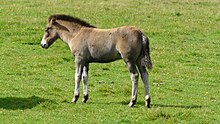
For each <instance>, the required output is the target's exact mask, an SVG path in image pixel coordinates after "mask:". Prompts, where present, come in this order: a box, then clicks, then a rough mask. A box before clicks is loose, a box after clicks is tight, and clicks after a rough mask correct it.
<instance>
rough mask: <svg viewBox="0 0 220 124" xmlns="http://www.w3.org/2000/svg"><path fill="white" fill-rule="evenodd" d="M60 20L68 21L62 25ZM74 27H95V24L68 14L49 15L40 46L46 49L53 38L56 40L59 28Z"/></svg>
mask: <svg viewBox="0 0 220 124" xmlns="http://www.w3.org/2000/svg"><path fill="white" fill-rule="evenodd" d="M60 21H63V22H64V21H65V22H69V24H68V25H66V27H65V26H63V25H62V24H60ZM67 27H68V28H69V29H76V28H80V27H89V28H95V26H93V25H90V24H89V23H87V22H85V21H83V20H81V19H79V18H75V17H71V16H68V15H51V16H50V17H49V18H48V24H47V26H46V28H45V33H44V36H43V39H42V41H41V46H42V47H43V48H45V49H47V48H48V47H49V46H50V45H51V44H53V42H54V41H55V40H57V39H58V38H60V37H59V34H58V32H59V31H61V30H65V31H68V32H69V31H71V30H69V29H67Z"/></svg>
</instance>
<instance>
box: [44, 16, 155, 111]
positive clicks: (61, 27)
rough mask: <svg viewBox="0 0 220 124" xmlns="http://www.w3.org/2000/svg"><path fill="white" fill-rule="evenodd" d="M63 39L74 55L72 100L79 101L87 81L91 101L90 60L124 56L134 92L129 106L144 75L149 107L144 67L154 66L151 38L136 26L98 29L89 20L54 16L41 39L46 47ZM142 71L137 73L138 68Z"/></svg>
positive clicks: (85, 91)
mask: <svg viewBox="0 0 220 124" xmlns="http://www.w3.org/2000/svg"><path fill="white" fill-rule="evenodd" d="M58 38H60V39H61V40H63V41H64V42H65V43H67V44H68V46H69V48H70V50H71V52H72V54H73V55H74V56H75V65H76V70H75V91H74V96H73V99H72V101H71V102H72V103H76V102H77V100H78V98H79V93H80V81H81V79H82V80H83V84H84V99H83V102H84V103H86V101H87V100H88V86H87V82H88V70H89V63H91V62H99V63H106V62H112V61H115V60H118V59H123V60H124V62H125V63H126V65H127V67H128V70H129V72H130V76H131V80H132V95H131V101H130V103H129V106H130V107H132V106H134V104H135V103H136V100H137V94H138V77H139V73H140V75H141V78H142V81H143V83H144V88H145V93H146V96H145V100H146V101H145V102H146V103H145V105H146V106H147V107H148V108H150V93H149V86H148V73H147V71H146V69H145V67H148V68H149V69H151V68H152V63H151V59H150V49H149V40H148V38H147V37H146V36H145V35H144V33H143V32H141V31H140V30H139V29H137V28H136V27H131V26H124V27H119V28H113V29H98V28H96V27H94V26H92V25H90V24H89V23H87V22H85V21H82V20H80V19H78V18H74V17H71V16H67V15H51V16H50V17H49V18H48V24H47V26H46V28H45V33H44V36H43V39H42V41H41V46H42V47H43V48H45V49H47V48H48V47H49V46H50V45H51V44H52V43H53V42H54V41H55V40H57V39H58ZM137 68H138V70H139V73H138V70H137Z"/></svg>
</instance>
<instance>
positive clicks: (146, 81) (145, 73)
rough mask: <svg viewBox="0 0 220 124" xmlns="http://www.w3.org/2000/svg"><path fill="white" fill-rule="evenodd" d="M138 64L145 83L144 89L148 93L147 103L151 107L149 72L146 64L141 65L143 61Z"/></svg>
mask: <svg viewBox="0 0 220 124" xmlns="http://www.w3.org/2000/svg"><path fill="white" fill-rule="evenodd" d="M137 66H138V70H139V72H140V74H141V79H142V81H143V83H144V89H145V93H146V96H145V100H146V101H145V105H146V106H147V107H148V108H150V102H151V100H150V92H149V85H148V73H147V70H146V68H145V67H144V66H142V65H141V63H139V64H137Z"/></svg>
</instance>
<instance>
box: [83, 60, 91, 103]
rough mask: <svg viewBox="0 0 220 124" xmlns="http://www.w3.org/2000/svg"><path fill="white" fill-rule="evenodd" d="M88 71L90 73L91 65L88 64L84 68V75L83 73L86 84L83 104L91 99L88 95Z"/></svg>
mask: <svg viewBox="0 0 220 124" xmlns="http://www.w3.org/2000/svg"><path fill="white" fill-rule="evenodd" d="M88 71H89V64H86V65H85V66H84V67H83V73H82V80H83V84H84V98H83V101H82V102H83V103H86V101H87V100H88V98H89V95H88Z"/></svg>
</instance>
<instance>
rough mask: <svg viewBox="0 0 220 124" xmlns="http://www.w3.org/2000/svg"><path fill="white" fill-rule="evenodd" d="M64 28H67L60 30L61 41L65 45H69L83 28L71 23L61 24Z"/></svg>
mask: <svg viewBox="0 0 220 124" xmlns="http://www.w3.org/2000/svg"><path fill="white" fill-rule="evenodd" d="M60 25H62V26H64V27H65V28H62V29H61V28H60V30H59V36H60V39H61V40H63V41H64V42H65V43H67V44H69V42H70V41H71V40H72V39H73V38H74V37H75V36H76V35H77V34H78V32H79V31H80V30H81V28H82V27H83V26H81V25H78V24H75V23H70V22H61V24H60Z"/></svg>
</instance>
